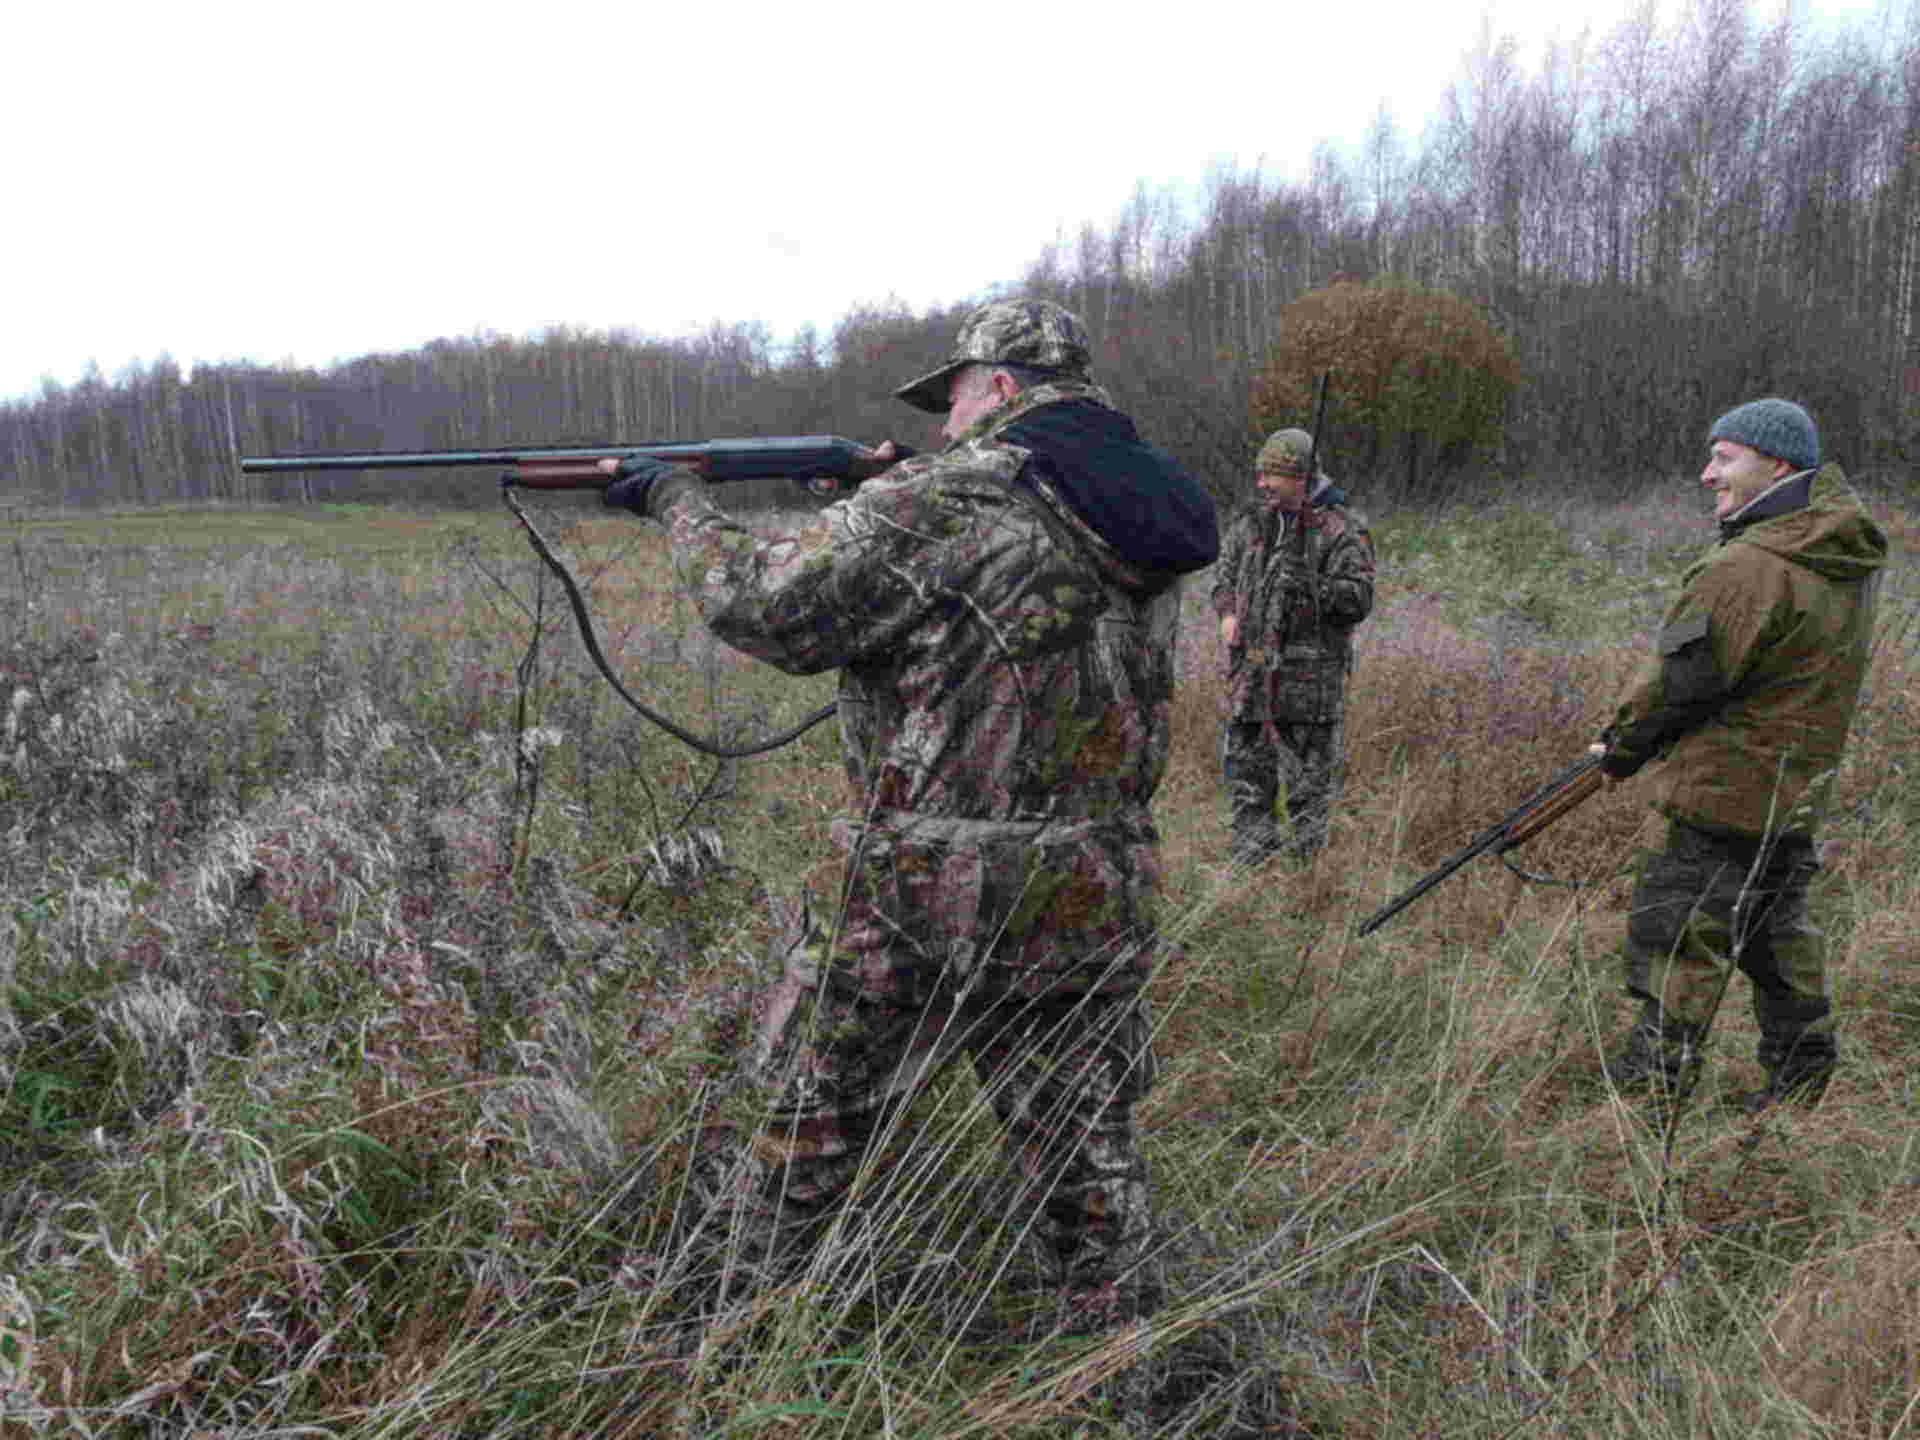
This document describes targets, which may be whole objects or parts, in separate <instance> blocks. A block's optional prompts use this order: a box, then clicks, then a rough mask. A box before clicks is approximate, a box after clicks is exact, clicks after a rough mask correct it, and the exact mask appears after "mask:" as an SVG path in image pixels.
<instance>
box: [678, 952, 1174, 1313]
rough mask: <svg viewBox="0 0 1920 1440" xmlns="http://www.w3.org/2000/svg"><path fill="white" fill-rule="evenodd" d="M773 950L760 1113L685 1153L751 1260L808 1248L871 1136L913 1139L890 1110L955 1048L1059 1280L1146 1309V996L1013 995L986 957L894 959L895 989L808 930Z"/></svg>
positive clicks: (869, 1157)
mask: <svg viewBox="0 0 1920 1440" xmlns="http://www.w3.org/2000/svg"><path fill="white" fill-rule="evenodd" d="M784 948H785V949H786V961H785V974H784V976H783V977H782V978H781V979H780V980H779V981H778V982H777V983H776V984H775V985H774V986H773V987H772V989H771V990H770V991H769V992H768V993H767V995H766V996H764V997H763V1000H762V1003H761V1005H760V1007H759V1011H758V1017H757V1023H756V1034H755V1043H754V1060H753V1068H754V1071H755V1073H756V1078H757V1079H758V1080H759V1081H760V1083H761V1084H762V1085H763V1086H764V1087H765V1088H766V1090H767V1091H768V1092H769V1093H770V1094H771V1095H772V1097H773V1106H772V1111H771V1115H770V1118H769V1121H768V1123H767V1124H766V1126H765V1127H764V1128H763V1129H762V1130H761V1131H760V1132H759V1133H757V1134H756V1135H754V1136H753V1137H752V1139H751V1141H750V1142H748V1143H747V1144H745V1145H732V1146H729V1147H725V1149H727V1150H730V1151H731V1153H715V1152H714V1151H712V1150H710V1151H709V1154H708V1156H707V1157H706V1159H705V1161H704V1164H703V1166H701V1167H698V1168H701V1169H704V1171H705V1174H706V1176H707V1177H709V1178H708V1179H707V1181H706V1182H705V1185H704V1186H703V1188H708V1189H709V1190H710V1191H717V1192H718V1193H711V1194H710V1195H709V1201H710V1203H712V1204H714V1205H717V1206H723V1207H726V1208H728V1209H729V1210H730V1211H731V1227H732V1231H733V1237H732V1243H733V1246H734V1249H735V1250H736V1252H738V1253H740V1254H741V1255H742V1257H743V1258H744V1259H745V1261H746V1262H747V1263H748V1264H749V1265H765V1266H766V1267H768V1268H770V1269H772V1270H774V1271H779V1270H781V1269H783V1268H784V1267H785V1265H786V1264H788V1263H790V1262H792V1261H793V1260H795V1259H797V1258H800V1257H801V1256H803V1255H804V1253H805V1252H806V1250H807V1248H808V1247H809V1246H810V1245H811V1243H812V1241H813V1240H814V1239H815V1238H817V1236H818V1235H819V1233H820V1232H821V1231H822V1230H823V1229H824V1228H825V1225H826V1223H827V1222H828V1221H830V1220H831V1218H832V1215H833V1213H834V1210H835V1208H836V1207H837V1206H838V1204H839V1202H840V1201H842V1200H843V1199H844V1198H845V1196H846V1194H847V1192H848V1191H849V1189H850V1188H851V1187H852V1186H853V1184H854V1182H855V1180H856V1179H857V1178H858V1177H859V1175H860V1172H861V1171H862V1169H863V1167H870V1166H872V1165H873V1164H874V1163H875V1162H877V1161H878V1160H879V1158H880V1156H879V1153H878V1149H876V1148H875V1147H881V1148H884V1147H886V1146H887V1145H889V1144H890V1143H893V1142H896V1141H898V1142H901V1143H907V1142H910V1141H911V1139H912V1137H911V1136H910V1135H908V1134H905V1133H901V1127H900V1126H899V1123H898V1122H899V1121H900V1120H901V1119H902V1117H903V1114H904V1111H905V1109H906V1107H907V1106H909V1105H910V1104H911V1102H912V1101H913V1099H914V1097H915V1096H916V1095H917V1094H918V1093H919V1092H920V1091H921V1090H922V1089H923V1088H924V1087H925V1086H926V1084H927V1083H928V1082H929V1081H930V1080H932V1079H933V1078H934V1076H936V1075H937V1074H938V1073H940V1071H941V1070H942V1069H943V1068H944V1067H945V1066H946V1065H948V1064H949V1063H951V1062H952V1061H954V1060H955V1059H957V1058H959V1057H960V1056H961V1055H963V1054H964V1055H967V1056H969V1057H970V1058H971V1061H972V1064H973V1067H974V1072H975V1074H976V1076H977V1077H978V1079H979V1082H980V1087H981V1091H982V1093H983V1094H984V1096H985V1097H986V1098H987V1099H988V1101H989V1103H990V1104H991V1106H992V1108H993V1112H994V1114H995V1116H996V1117H997V1118H998V1119H999V1122H1000V1125H1001V1127H1002V1132H1003V1135H1004V1139H1005V1144H1006V1147H1007V1149H1008V1151H1009V1153H1010V1155H1011V1157H1012V1159H1013V1161H1014V1163H1015V1165H1016V1166H1017V1167H1018V1170H1019V1172H1020V1174H1021V1177H1022V1190H1021V1196H1022V1200H1021V1207H1022V1211H1023V1213H1022V1214H1021V1215H1020V1216H1019V1217H1017V1218H1019V1219H1021V1220H1025V1219H1027V1218H1031V1220H1032V1223H1033V1229H1034V1232H1035V1233H1036V1235H1037V1236H1038V1238H1039V1240H1040V1243H1041V1247H1042V1251H1043V1254H1044V1255H1045V1257H1046V1259H1047V1261H1048V1263H1049V1265H1050V1267H1051V1269H1052V1271H1053V1274H1054V1278H1055V1280H1056V1281H1057V1282H1058V1283H1059V1284H1060V1286H1061V1287H1062V1289H1063V1290H1064V1291H1065V1292H1066V1294H1067V1295H1068V1296H1075V1295H1078V1296H1081V1297H1087V1298H1090V1299H1091V1300H1092V1301H1094V1302H1096V1303H1105V1304H1109V1305H1118V1306H1120V1307H1122V1308H1123V1309H1128V1310H1132V1309H1134V1308H1136V1307H1139V1306H1144V1305H1150V1303H1151V1300H1150V1292H1151V1289H1152V1287H1151V1285H1150V1283H1149V1282H1148V1281H1147V1280H1146V1278H1145V1273H1144V1271H1145V1265H1144V1262H1145V1261H1146V1258H1147V1250H1148V1235H1149V1230H1150V1225H1151V1213H1150V1210H1149V1204H1148V1196H1147V1176H1146V1164H1145V1161H1144V1159H1143V1158H1142V1156H1141V1155H1140V1152H1139V1149H1138V1146H1137V1144H1136V1142H1135V1135H1134V1124H1133V1107H1134V1105H1135V1103H1136V1102H1137V1101H1138V1100H1139V1099H1140V1098H1141V1097H1142V1096H1143V1095H1144V1094H1145V1093H1146V1092H1147V1090H1148V1088H1149V1086H1150V1085H1151V1084H1152V1081H1153V1074H1154V1060H1153V1052H1152V1046H1151V1031H1152V1025H1151V1021H1150V1019H1149V1015H1148V1011H1147V1005H1146V997H1145V996H1144V995H1143V994H1141V993H1140V992H1139V991H1138V990H1137V989H1135V990H1127V991H1123V992H1122V993H1118V994H1115V993H1104V992H1103V993H1096V994H1078V995H1074V994H1063V995H1058V996H1049V995H1045V994H1042V995H1040V996H1034V995H1031V994H1022V993H1019V992H1020V988H1021V987H1019V986H1018V985H1016V984H999V985H996V984H995V983H993V973H994V971H995V969H996V968H998V967H996V966H994V965H991V964H988V965H983V966H978V967H974V968H973V969H972V973H971V977H970V979H969V980H967V981H965V982H962V981H960V980H958V979H957V978H956V976H955V974H954V972H953V971H952V970H937V969H936V970H934V971H932V972H929V970H928V969H927V968H926V967H925V966H914V965H903V966H902V967H901V969H900V971H899V973H898V976H897V979H896V983H894V984H893V985H892V986H891V987H887V986H876V984H875V982H874V972H873V965H872V957H871V956H869V957H867V958H866V959H865V960H864V961H863V962H860V969H856V968H855V965H854V963H853V962H851V961H849V960H848V959H847V958H846V957H845V956H844V955H841V954H837V953H836V952H835V951H834V950H833V949H832V948H831V947H830V946H829V945H828V943H827V941H826V938H825V937H824V936H823V935H822V934H820V933H819V931H818V930H817V929H815V928H813V927H811V926H806V927H804V928H802V929H800V930H799V931H797V932H796V933H795V934H793V935H790V936H789V937H788V938H787V941H786V942H785V945H784ZM862 971H864V974H863V973H861V972H862ZM1027 988H1031V987H1027ZM696 1178H698V1177H696Z"/></svg>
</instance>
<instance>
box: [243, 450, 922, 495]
mask: <svg viewBox="0 0 1920 1440" xmlns="http://www.w3.org/2000/svg"><path fill="white" fill-rule="evenodd" d="M910 453H912V452H911V451H908V450H907V449H905V447H901V450H900V453H899V454H898V455H896V456H895V457H894V460H886V461H881V460H875V459H873V458H872V456H871V455H870V454H869V452H868V451H867V450H866V449H865V448H864V447H863V446H859V445H856V444H854V443H853V441H851V440H842V439H841V438H840V437H839V436H837V435H781V436H775V437H771V438H767V439H748V440H703V441H699V442H695V443H691V444H679V443H674V444H639V445H536V446H531V447H528V448H524V449H518V450H372V451H364V452H360V453H353V452H350V451H332V452H325V453H318V454H309V455H250V456H247V457H245V458H243V459H242V460H241V461H240V470H241V472H242V473H243V474H247V475H259V474H270V473H273V472H276V471H277V472H293V471H303V470H411V469H423V468H435V469H453V468H455V467H458V466H464V465H498V466H503V467H506V468H505V472H504V473H503V474H502V475H501V477H500V479H501V483H502V484H503V485H518V486H521V487H523V488H525V489H528V490H604V489H606V488H607V485H608V482H610V481H611V480H612V479H613V476H612V475H610V474H608V473H607V471H605V470H603V469H601V468H600V462H601V461H602V460H621V459H625V458H626V457H627V456H629V455H650V456H652V457H653V458H654V459H656V460H665V461H666V462H667V463H669V464H673V465H690V466H692V467H693V468H694V469H695V470H697V471H699V472H700V475H701V476H702V478H704V479H705V480H706V481H707V482H708V483H709V484H713V485H719V484H725V483H728V482H730V481H735V480H770V479H776V478H781V477H792V478H794V479H796V480H800V481H803V482H804V483H805V484H806V486H807V488H808V489H809V490H811V491H812V492H813V493H814V494H816V495H820V496H827V495H834V494H837V493H839V492H840V491H842V490H850V489H852V488H853V487H854V486H855V485H858V484H859V483H860V482H861V481H862V480H870V479H872V478H873V477H874V476H875V475H878V474H879V473H880V472H881V471H882V470H885V469H886V468H887V467H888V466H889V465H891V464H893V463H895V460H899V459H904V458H905V457H906V456H907V455H908V454H910Z"/></svg>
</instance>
